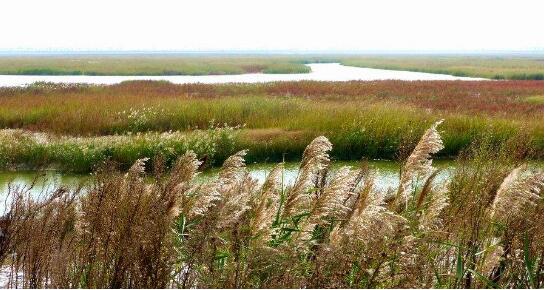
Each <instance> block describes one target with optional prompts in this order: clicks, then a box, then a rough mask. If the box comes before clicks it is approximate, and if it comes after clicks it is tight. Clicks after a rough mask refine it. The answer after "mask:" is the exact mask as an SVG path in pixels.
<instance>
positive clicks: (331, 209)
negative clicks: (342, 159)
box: [298, 166, 357, 241]
mask: <svg viewBox="0 0 545 290" xmlns="http://www.w3.org/2000/svg"><path fill="white" fill-rule="evenodd" d="M356 178H357V173H356V172H354V171H352V170H351V169H350V167H348V166H344V167H342V168H341V169H339V171H338V172H337V173H336V175H335V176H334V178H333V179H332V180H331V182H330V183H329V184H328V185H327V186H326V188H324V190H323V192H322V193H321V194H320V195H319V196H318V197H317V198H315V199H314V200H313V201H312V205H311V207H310V212H309V216H308V218H307V219H306V220H305V222H304V223H303V226H302V229H301V232H300V235H299V237H298V239H299V240H300V241H308V240H309V238H310V235H311V233H312V230H313V229H314V227H315V226H316V225H320V224H321V223H322V222H323V220H322V219H323V218H324V217H326V216H331V217H335V218H337V219H338V218H339V217H341V216H343V215H346V214H347V213H348V212H349V211H350V208H349V207H347V206H345V205H344V202H345V201H346V200H347V199H348V198H349V197H350V195H351V194H352V192H351V190H352V189H353V188H354V186H355V183H356Z"/></svg>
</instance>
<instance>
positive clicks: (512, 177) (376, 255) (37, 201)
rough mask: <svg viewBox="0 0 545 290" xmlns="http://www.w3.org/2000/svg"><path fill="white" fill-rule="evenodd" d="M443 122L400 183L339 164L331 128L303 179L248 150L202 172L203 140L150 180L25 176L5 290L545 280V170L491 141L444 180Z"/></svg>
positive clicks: (10, 204) (12, 220)
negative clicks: (259, 169) (440, 171)
mask: <svg viewBox="0 0 545 290" xmlns="http://www.w3.org/2000/svg"><path fill="white" fill-rule="evenodd" d="M438 126H439V127H438ZM440 126H441V125H440V122H438V123H435V124H433V125H432V126H431V128H429V129H427V130H426V131H425V132H424V134H423V135H422V138H421V139H420V140H419V141H418V143H417V144H416V145H415V146H412V147H411V150H410V151H409V153H410V154H407V155H408V157H407V158H404V163H403V166H402V169H401V171H400V176H399V186H398V187H397V188H394V189H390V190H377V189H376V188H375V187H374V185H373V184H374V175H373V171H370V170H369V168H368V167H367V166H366V164H365V163H363V164H362V165H361V167H360V168H351V167H342V168H340V169H337V170H332V169H331V168H332V162H331V158H330V155H329V152H330V151H331V150H332V144H331V143H330V142H329V140H328V139H327V138H325V137H323V136H320V137H317V138H316V139H314V140H312V142H311V143H310V144H309V145H308V147H307V148H306V149H305V151H304V154H303V156H302V162H301V165H300V168H299V174H298V175H297V178H296V180H295V181H294V182H293V183H292V184H285V182H284V178H283V164H282V163H281V164H278V166H276V167H275V168H274V169H273V170H272V171H271V172H270V173H269V175H268V177H267V179H266V180H265V182H264V183H262V184H259V183H258V182H257V181H256V180H254V179H253V178H251V177H250V176H249V174H248V171H247V168H246V164H245V155H246V151H240V152H238V153H236V154H234V155H232V156H231V157H229V158H228V159H227V160H226V161H225V162H224V164H223V167H222V168H221V171H220V173H219V176H218V177H217V178H215V179H212V180H208V181H204V182H196V181H195V177H196V174H197V171H198V168H199V165H200V161H198V159H197V155H196V154H195V153H193V152H191V151H188V152H186V153H184V154H183V155H181V156H180V157H179V159H178V161H177V162H176V163H175V165H174V166H172V167H171V169H170V171H169V170H167V169H166V168H165V166H164V163H163V161H162V159H161V158H159V159H157V160H155V161H154V166H153V169H152V170H151V173H150V174H149V175H147V174H146V173H145V168H146V167H147V166H146V165H148V164H147V163H148V162H149V161H147V159H140V160H137V161H136V162H135V163H134V165H132V166H131V167H130V169H129V170H128V171H127V172H126V173H125V172H123V171H117V170H116V168H115V167H113V166H112V165H109V166H108V165H106V166H103V167H102V168H101V169H100V170H99V171H97V172H96V174H95V175H93V178H95V181H94V182H92V183H91V184H89V185H87V186H85V187H84V188H81V189H77V190H69V189H66V188H57V189H51V190H50V191H46V192H42V194H41V195H39V196H35V195H33V194H31V193H30V192H31V187H32V185H30V186H29V187H15V188H13V187H12V188H11V189H10V192H9V194H8V196H9V197H11V198H8V199H6V202H5V203H4V202H3V203H2V204H4V208H3V211H4V213H3V215H2V219H1V223H0V229H1V230H2V235H3V236H2V239H0V266H1V269H2V272H3V273H5V275H4V276H5V278H4V279H2V283H5V284H4V285H3V286H4V287H7V288H303V289H307V288H543V213H544V211H543V171H542V168H538V169H537V170H536V169H532V168H528V167H526V166H525V165H524V164H522V163H521V162H520V160H518V159H517V158H516V155H517V154H518V151H517V150H516V148H514V147H510V146H504V145H506V144H503V145H502V146H499V147H496V146H493V145H492V144H491V143H489V142H483V143H481V144H480V145H475V146H472V148H469V149H468V150H466V151H465V152H464V153H463V154H461V155H460V156H459V158H458V160H457V161H456V166H455V168H456V169H455V170H454V172H453V173H452V177H451V178H450V179H449V180H448V181H444V180H441V181H439V180H438V179H436V176H437V171H436V170H435V168H434V167H432V161H431V159H430V158H432V155H434V154H435V153H437V152H440V151H441V150H442V149H443V142H442V140H441V136H440V134H439V131H438V129H439V128H441V127H440ZM413 148H414V150H412V149H413ZM513 149H515V151H513ZM411 152H412V153H411Z"/></svg>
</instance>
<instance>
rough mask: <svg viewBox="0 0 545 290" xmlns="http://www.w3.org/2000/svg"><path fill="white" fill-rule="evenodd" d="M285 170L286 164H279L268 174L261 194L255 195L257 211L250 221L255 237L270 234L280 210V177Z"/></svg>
mask: <svg viewBox="0 0 545 290" xmlns="http://www.w3.org/2000/svg"><path fill="white" fill-rule="evenodd" d="M283 170H284V164H283V163H280V164H277V165H276V166H275V167H274V168H273V170H271V172H270V173H269V175H268V176H267V179H266V180H265V182H264V183H263V186H262V188H261V190H260V191H259V194H257V195H256V196H255V197H254V200H253V202H252V204H253V208H254V209H255V212H254V217H253V219H252V221H251V223H250V233H251V235H252V236H254V237H255V236H261V237H263V238H266V237H268V236H270V230H271V226H272V224H273V222H274V219H275V216H276V214H277V212H278V205H279V204H278V203H279V197H280V195H279V191H280V190H281V188H280V187H281V186H282V185H281V183H280V182H281V180H280V179H281V176H282V171H283Z"/></svg>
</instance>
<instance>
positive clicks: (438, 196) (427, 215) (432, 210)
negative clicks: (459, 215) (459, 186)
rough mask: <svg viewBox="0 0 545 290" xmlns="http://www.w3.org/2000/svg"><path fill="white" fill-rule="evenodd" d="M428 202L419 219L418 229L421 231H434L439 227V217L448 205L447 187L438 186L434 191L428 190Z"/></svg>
mask: <svg viewBox="0 0 545 290" xmlns="http://www.w3.org/2000/svg"><path fill="white" fill-rule="evenodd" d="M428 194H429V195H431V197H430V201H429V204H428V206H427V207H426V209H425V210H424V212H423V213H422V215H421V216H420V219H419V223H420V224H419V228H420V229H421V230H425V231H430V230H435V229H437V228H438V227H439V226H440V225H441V219H440V215H441V212H442V211H443V209H444V208H445V207H447V205H448V197H447V187H446V186H440V188H435V189H434V190H431V189H430V190H429V193H428Z"/></svg>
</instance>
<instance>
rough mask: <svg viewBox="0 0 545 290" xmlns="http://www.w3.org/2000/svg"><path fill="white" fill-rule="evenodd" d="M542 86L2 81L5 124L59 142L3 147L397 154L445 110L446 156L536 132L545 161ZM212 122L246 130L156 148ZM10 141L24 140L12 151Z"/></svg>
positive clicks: (83, 158)
mask: <svg viewBox="0 0 545 290" xmlns="http://www.w3.org/2000/svg"><path fill="white" fill-rule="evenodd" d="M539 94H543V82H540V81H502V82H400V81H380V82H347V83H324V82H295V83H291V82H288V83H268V84H229V85H203V84H196V85H173V84H170V83H167V82H127V83H123V84H119V85H115V86H83V85H53V84H44V83H43V84H35V85H34V86H30V87H27V88H4V89H0V126H2V127H5V128H11V129H15V128H17V129H23V130H25V131H29V132H27V133H25V134H34V132H42V133H45V134H46V136H49V137H48V138H47V140H50V142H48V143H49V145H44V144H35V142H28V144H27V145H25V146H20V145H16V144H19V143H20V142H19V143H17V142H18V141H17V140H18V139H17V138H11V137H10V138H7V137H6V138H4V139H3V144H2V145H0V167H4V168H5V167H13V166H23V167H24V166H27V167H37V166H54V167H59V168H61V169H64V170H72V171H89V170H91V169H92V168H93V166H94V164H96V163H97V162H98V161H101V160H104V159H107V158H111V159H112V160H114V161H118V162H121V163H122V164H123V165H124V166H125V167H128V166H130V164H132V163H133V162H134V161H135V160H136V159H138V158H142V157H148V158H152V159H153V157H154V156H155V155H156V154H158V153H162V154H165V155H166V156H167V157H168V158H169V160H170V159H171V158H174V157H173V156H177V155H176V154H180V153H182V152H184V151H183V150H187V149H193V150H194V151H195V152H196V153H197V154H198V155H199V158H202V157H204V155H209V157H211V156H212V155H214V158H212V159H213V160H214V162H209V164H214V165H221V163H222V162H223V161H224V160H225V158H227V156H229V155H231V154H233V153H235V152H236V151H238V150H242V149H246V148H247V149H250V151H249V154H248V155H247V156H246V158H247V160H248V161H249V162H261V161H270V162H275V161H280V160H282V159H283V158H284V159H285V160H296V159H298V158H299V156H300V155H301V154H302V153H303V150H304V148H305V147H306V145H307V144H308V143H310V142H311V141H312V140H313V139H314V138H315V137H317V136H320V135H325V136H328V138H329V139H330V141H331V142H332V143H333V145H334V146H333V150H332V152H331V155H332V157H333V158H334V159H337V160H359V159H360V158H361V157H362V156H365V157H366V158H371V159H375V158H380V159H395V158H396V153H397V152H398V151H399V148H400V147H402V146H404V144H408V145H411V146H414V144H416V142H417V141H418V139H419V137H420V135H421V134H423V132H424V131H425V130H426V128H427V127H428V126H429V125H431V124H432V123H433V121H434V120H436V119H437V118H443V119H445V123H444V125H443V138H444V145H445V149H444V150H442V151H441V152H440V153H439V157H454V156H456V155H457V154H458V153H459V152H460V151H462V150H464V149H465V148H467V147H468V146H469V145H470V144H471V143H472V142H475V141H477V140H479V139H484V138H488V139H492V140H494V142H495V143H502V142H508V140H512V139H520V140H526V141H527V142H526V143H524V144H522V145H521V147H524V148H521V151H523V150H525V151H526V152H527V155H529V156H532V157H533V158H541V157H542V156H543V106H541V105H540V104H539V103H538V102H533V101H532V102H529V101H528V102H527V101H525V100H526V99H527V98H529V99H532V98H536V96H537V95H539ZM211 120H212V121H213V123H214V124H215V126H218V125H219V126H224V125H226V126H228V127H240V128H242V129H240V130H236V132H237V134H233V138H232V142H219V141H218V142H219V143H218V142H217V143H218V145H217V146H213V147H214V148H216V149H215V150H219V151H221V152H222V153H221V154H220V153H217V154H212V153H211V152H206V151H207V150H201V149H198V148H196V147H195V146H193V145H191V146H189V147H188V146H186V145H183V146H182V145H180V144H181V143H180V142H181V141H180V142H178V143H180V144H179V145H172V146H170V145H169V146H167V147H174V148H178V149H174V150H173V151H172V152H174V153H169V152H164V151H165V150H163V149H160V148H159V149H158V146H159V147H160V144H163V143H165V142H166V143H172V142H171V141H170V140H171V139H172V138H170V137H168V136H169V134H167V133H164V134H163V133H161V132H169V131H172V132H174V135H176V136H185V135H187V136H194V135H195V134H194V133H195V132H197V133H196V134H199V133H198V132H200V131H203V130H204V131H206V130H208V129H209V127H210V122H211ZM6 132H10V131H9V130H8V131H6ZM3 134H4V135H5V133H3ZM136 135H139V136H141V137H139V138H135V136H136ZM180 138H181V137H180ZM184 138H185V137H184ZM188 138H189V139H191V140H195V138H193V139H192V138H191V137H188ZM110 139H111V140H125V141H123V142H122V141H119V142H117V141H116V142H114V143H115V146H114V145H111V146H110V145H107V142H106V141H105V140H110ZM127 140H133V141H134V142H128V141H127ZM204 140H215V139H214V138H204ZM188 142H189V141H188ZM188 142H185V143H184V144H187V143H188ZM191 142H193V141H191ZM191 142H189V143H191ZM203 143H206V142H203ZM101 144H102V145H101ZM112 144H113V143H112ZM131 144H132V145H131ZM11 146H14V147H16V148H19V149H17V150H9V149H7V148H9V147H11ZM192 146H193V147H192ZM83 147H89V148H88V149H86V150H82V149H81V148H83ZM114 147H115V148H114ZM194 147H195V148H194ZM2 148H3V149H2ZM119 148H122V149H119ZM179 148H182V149H183V150H182V149H179ZM21 150H22V151H21ZM23 151H24V152H26V153H19V152H23ZM69 153H73V154H72V156H70V157H68V156H69V155H70V154H69ZM64 155H66V156H67V157H66V158H65V157H63V156H64ZM93 156H95V157H93Z"/></svg>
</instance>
